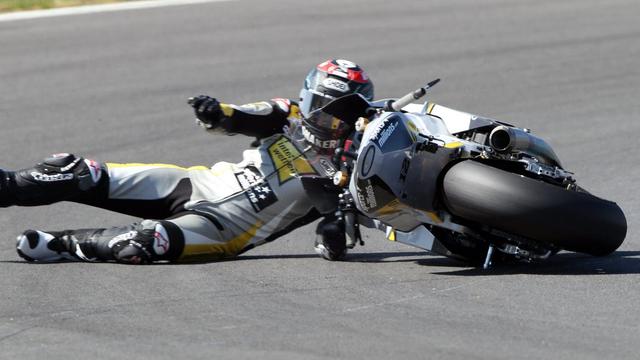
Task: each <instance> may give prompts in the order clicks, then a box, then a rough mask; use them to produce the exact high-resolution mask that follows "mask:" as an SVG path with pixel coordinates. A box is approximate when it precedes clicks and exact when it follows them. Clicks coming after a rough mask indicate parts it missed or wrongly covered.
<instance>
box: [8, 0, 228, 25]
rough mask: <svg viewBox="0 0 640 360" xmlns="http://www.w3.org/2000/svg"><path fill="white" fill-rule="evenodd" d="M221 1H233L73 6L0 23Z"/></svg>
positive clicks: (176, 0)
mask: <svg viewBox="0 0 640 360" xmlns="http://www.w3.org/2000/svg"><path fill="white" fill-rule="evenodd" d="M223 1H234V0H144V1H130V2H124V3H113V4H101V5H85V6H74V7H67V8H58V9H48V10H31V11H19V12H12V13H8V14H0V22H3V21H14V20H25V19H38V18H47V17H55V16H66V15H78V14H93V13H101V12H112V11H122V10H134V9H149V8H156V7H165V6H178V5H191V4H201V3H211V2H223Z"/></svg>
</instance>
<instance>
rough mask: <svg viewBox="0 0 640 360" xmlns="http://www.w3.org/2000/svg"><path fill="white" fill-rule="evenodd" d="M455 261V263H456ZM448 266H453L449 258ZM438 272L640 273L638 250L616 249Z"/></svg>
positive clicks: (426, 263)
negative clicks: (596, 254)
mask: <svg viewBox="0 0 640 360" xmlns="http://www.w3.org/2000/svg"><path fill="white" fill-rule="evenodd" d="M418 263H419V264H420V265H428V266H436V267H437V266H441V265H439V263H438V262H436V263H434V262H432V261H431V259H426V260H419V261H418ZM458 264H459V263H458ZM450 266H455V265H454V262H453V260H452V263H451V265H450ZM434 274H438V275H460V276H475V275H482V276H490V275H514V274H531V275H619V274H640V251H617V252H615V253H613V254H611V255H608V256H603V257H594V256H589V255H584V254H577V253H560V254H557V255H554V256H552V257H551V258H549V259H548V260H546V261H541V262H535V263H529V264H527V263H512V264H497V265H495V266H493V267H491V268H490V269H488V270H484V269H482V268H468V269H461V270H455V271H443V272H434Z"/></svg>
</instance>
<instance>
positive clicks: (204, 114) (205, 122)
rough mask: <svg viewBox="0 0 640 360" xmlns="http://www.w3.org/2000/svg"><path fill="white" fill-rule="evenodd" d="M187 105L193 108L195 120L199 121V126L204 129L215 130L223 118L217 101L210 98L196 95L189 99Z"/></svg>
mask: <svg viewBox="0 0 640 360" xmlns="http://www.w3.org/2000/svg"><path fill="white" fill-rule="evenodd" d="M188 103H189V105H191V106H192V107H193V109H194V111H195V113H196V118H198V120H199V122H198V123H199V125H201V126H202V127H204V128H205V129H213V128H216V127H217V126H218V125H219V124H220V120H222V118H223V117H224V113H223V112H222V109H221V108H220V103H219V102H218V100H216V99H214V98H212V97H210V96H207V95H198V96H195V97H192V98H189V101H188Z"/></svg>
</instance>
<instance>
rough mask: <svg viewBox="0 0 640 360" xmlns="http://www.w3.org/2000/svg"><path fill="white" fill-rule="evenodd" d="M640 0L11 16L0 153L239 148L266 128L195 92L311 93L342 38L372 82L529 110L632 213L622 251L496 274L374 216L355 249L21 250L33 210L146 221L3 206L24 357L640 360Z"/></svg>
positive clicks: (253, 6)
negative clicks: (115, 253) (78, 253)
mask: <svg viewBox="0 0 640 360" xmlns="http://www.w3.org/2000/svg"><path fill="white" fill-rule="evenodd" d="M638 14H640V4H639V3H638V2H637V1H633V0H628V1H619V0H613V1H606V2H604V1H589V0H588V1H583V0H580V1H555V0H552V1H551V0H550V1H526V2H525V1H519V2H512V1H484V2H482V4H480V2H476V1H473V0H465V1H450V0H447V1H445V0H441V1H404V0H396V1H393V2H390V1H372V0H366V1H365V0H359V1H349V2H343V1H314V2H311V1H305V2H301V1H293V0H290V1H270V2H266V1H233V2H222V3H210V4H200V5H185V6H176V7H171V8H157V9H146V10H131V11H123V12H113V13H104V14H91V15H77V16H64V17H56V18H48V19H35V20H24V21H12V22H4V23H0V123H1V125H2V129H0V154H1V155H0V165H1V166H2V167H4V168H8V169H16V168H20V167H24V166H28V165H31V164H33V163H35V162H36V161H38V160H39V159H41V158H42V157H43V156H45V155H47V154H50V153H56V152H62V151H67V152H74V153H77V154H81V155H85V156H87V157H90V158H95V159H99V160H108V161H115V162H133V161H135V162H165V163H175V164H179V165H198V164H212V163H213V162H215V161H217V160H223V159H224V160H229V161H237V160H239V159H240V154H241V151H242V150H243V149H245V148H246V147H247V146H248V144H249V143H250V141H251V139H249V138H245V137H242V136H235V137H224V136H213V137H212V136H211V135H208V134H206V133H204V132H202V131H200V130H199V129H198V128H197V127H195V125H194V122H193V116H192V114H191V112H190V109H189V108H188V106H186V104H185V100H186V98H187V97H189V96H191V95H195V94H200V93H207V94H211V95H215V96H217V97H218V98H220V99H222V100H224V101H227V102H234V103H243V102H250V101H255V100H261V99H268V98H271V97H275V96H282V97H286V96H290V97H296V96H297V92H298V90H299V87H300V85H301V82H302V79H303V77H304V75H305V73H306V71H307V70H308V69H309V68H310V67H311V66H313V65H314V64H316V63H318V62H319V61H321V60H323V59H324V58H327V57H344V58H348V59H352V60H354V61H356V62H359V63H361V64H363V65H364V66H365V67H366V69H367V70H368V72H369V74H370V76H371V77H372V78H373V79H374V81H375V84H376V91H377V97H379V98H381V97H392V96H398V95H401V94H403V93H405V92H406V91H407V90H410V89H412V88H415V87H417V86H419V85H422V84H424V83H426V82H427V81H429V80H431V79H433V78H435V77H441V78H442V79H443V81H442V82H441V83H440V84H438V85H437V87H436V88H435V89H434V91H433V94H432V96H431V99H432V100H434V101H436V102H438V103H441V104H444V105H448V106H451V107H454V108H458V109H461V110H466V111H469V112H474V113H478V114H483V115H487V116H491V117H494V118H498V119H502V120H504V121H508V122H511V123H515V124H518V125H520V126H525V127H529V128H531V129H533V131H534V132H535V133H536V134H538V135H540V136H542V137H544V138H546V139H548V140H549V141H550V143H551V144H552V145H553V146H554V147H555V149H556V151H557V153H558V154H559V156H560V157H561V159H562V160H563V161H564V165H565V167H566V168H568V169H570V170H572V171H574V172H575V173H576V176H577V178H578V179H579V181H580V183H581V184H582V185H583V186H584V187H586V188H587V189H589V190H590V191H592V192H593V193H595V194H597V195H600V196H602V197H605V198H609V199H612V200H614V201H616V202H618V203H619V204H620V205H621V207H622V208H623V209H624V211H625V213H626V215H627V219H628V223H629V232H628V236H627V240H626V241H625V243H624V244H623V245H622V247H621V248H620V249H619V250H618V251H617V252H616V253H614V254H613V255H611V256H608V257H604V258H593V257H589V256H584V255H580V254H574V253H561V254H559V255H557V256H555V257H554V258H552V259H550V260H549V261H548V262H546V263H542V264H531V265H518V266H514V267H501V268H496V269H493V270H491V271H481V270H478V269H474V268H470V267H467V266H465V265H464V264H461V263H458V262H455V261H453V260H448V259H445V258H442V257H438V256H432V255H428V254H426V253H424V252H421V251H419V250H417V249H414V248H410V247H407V246H404V245H400V244H395V243H392V242H388V241H386V240H384V239H383V236H382V234H379V233H376V232H367V233H366V242H367V243H366V246H364V247H358V248H357V249H356V251H354V252H353V253H352V255H351V256H350V261H347V262H327V261H324V260H322V259H320V258H317V257H316V256H315V254H314V253H313V251H312V242H313V235H312V231H313V229H314V227H313V226H308V227H305V228H302V229H299V230H297V231H295V232H293V233H291V234H289V235H287V236H285V237H283V238H281V239H279V240H277V241H275V242H274V243H271V244H268V245H265V246H263V247H261V248H258V249H254V250H252V251H250V252H248V253H246V254H245V255H242V256H240V257H239V258H238V260H236V261H226V262H219V263H208V264H198V265H180V266H171V265H156V266H145V267H136V266H124V265H116V264H86V263H63V264H47V265H34V264H29V263H26V262H23V261H21V260H20V259H19V258H18V257H17V255H16V253H15V250H14V238H15V236H16V235H17V234H18V233H20V232H21V231H22V230H24V229H26V228H38V229H60V228H74V227H96V226H104V225H117V224H123V223H128V222H131V221H134V220H135V219H133V218H130V217H127V216H123V215H120V214H115V213H110V212H106V211H102V210H98V209H94V208H90V207H86V206H81V205H75V204H68V203H63V204H59V205H56V206H49V207H40V208H11V209H2V210H0V234H1V236H2V238H4V241H3V242H1V243H0V292H1V294H2V295H1V297H0V354H1V355H0V357H1V358H6V359H13V358H20V359H40V358H43V357H46V358H47V359H74V358H77V359H80V358H83V359H84V358H94V357H98V358H105V359H110V358H112V359H123V358H133V357H142V358H156V359H174V358H201V359H205V358H206V359H242V358H243V359H248V358H260V359H334V358H343V359H371V358H373V359H389V358H394V359H417V358H440V359H459V358H468V359H476V358H478V359H500V358H502V359H513V358H532V359H533V358H554V359H578V358H580V359H603V358H610V359H623V358H627V359H637V358H638V356H639V355H638V353H639V352H640V342H639V340H640V327H639V323H640V311H639V310H638V307H639V304H640V239H639V238H638V236H639V235H640V234H639V233H638V230H637V224H638V223H637V219H638V215H639V212H640V195H639V192H638V190H637V189H638V186H637V181H638V179H639V178H640V158H639V157H638V153H639V152H640V141H638V138H637V136H638V133H640V102H639V101H638V98H639V92H640V63H639V62H638V59H640V22H638V21H637V20H638Z"/></svg>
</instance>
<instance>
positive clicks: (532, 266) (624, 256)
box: [0, 251, 640, 276]
mask: <svg viewBox="0 0 640 360" xmlns="http://www.w3.org/2000/svg"><path fill="white" fill-rule="evenodd" d="M347 256H348V257H347V262H362V263H399V262H413V263H416V264H418V265H423V266H431V267H434V268H439V269H442V270H443V271H434V272H433V274H436V275H459V276H478V275H481V276H492V275H515V274H532V275H616V274H640V251H617V252H615V253H613V254H611V255H609V256H604V257H593V256H589V255H584V254H577V253H569V252H567V253H560V254H556V255H554V256H552V257H551V258H549V259H548V260H546V261H541V262H534V263H520V262H516V263H508V264H495V265H493V266H492V267H491V268H490V269H488V270H484V269H482V268H479V267H472V266H470V265H469V264H468V263H464V262H461V261H458V260H455V259H450V258H446V257H442V256H437V255H435V256H434V255H431V254H428V253H426V252H424V251H415V252H378V253H350V254H348V255H347ZM416 257H419V259H416ZM306 258H318V255H316V254H281V255H279V254H277V255H240V256H239V257H237V258H234V259H228V260H218V261H212V262H199V263H190V264H175V265H178V266H185V265H197V264H204V263H216V262H221V261H243V260H245V261H246V260H268V259H274V260H276V259H306ZM0 263H14V264H25V265H51V264H82V263H79V262H60V263H30V262H27V261H23V260H17V259H16V260H2V261H0ZM156 265H162V264H156ZM164 265H168V264H164ZM125 266H126V265H125ZM447 268H452V269H455V270H451V271H447ZM436 270H437V269H436Z"/></svg>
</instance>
